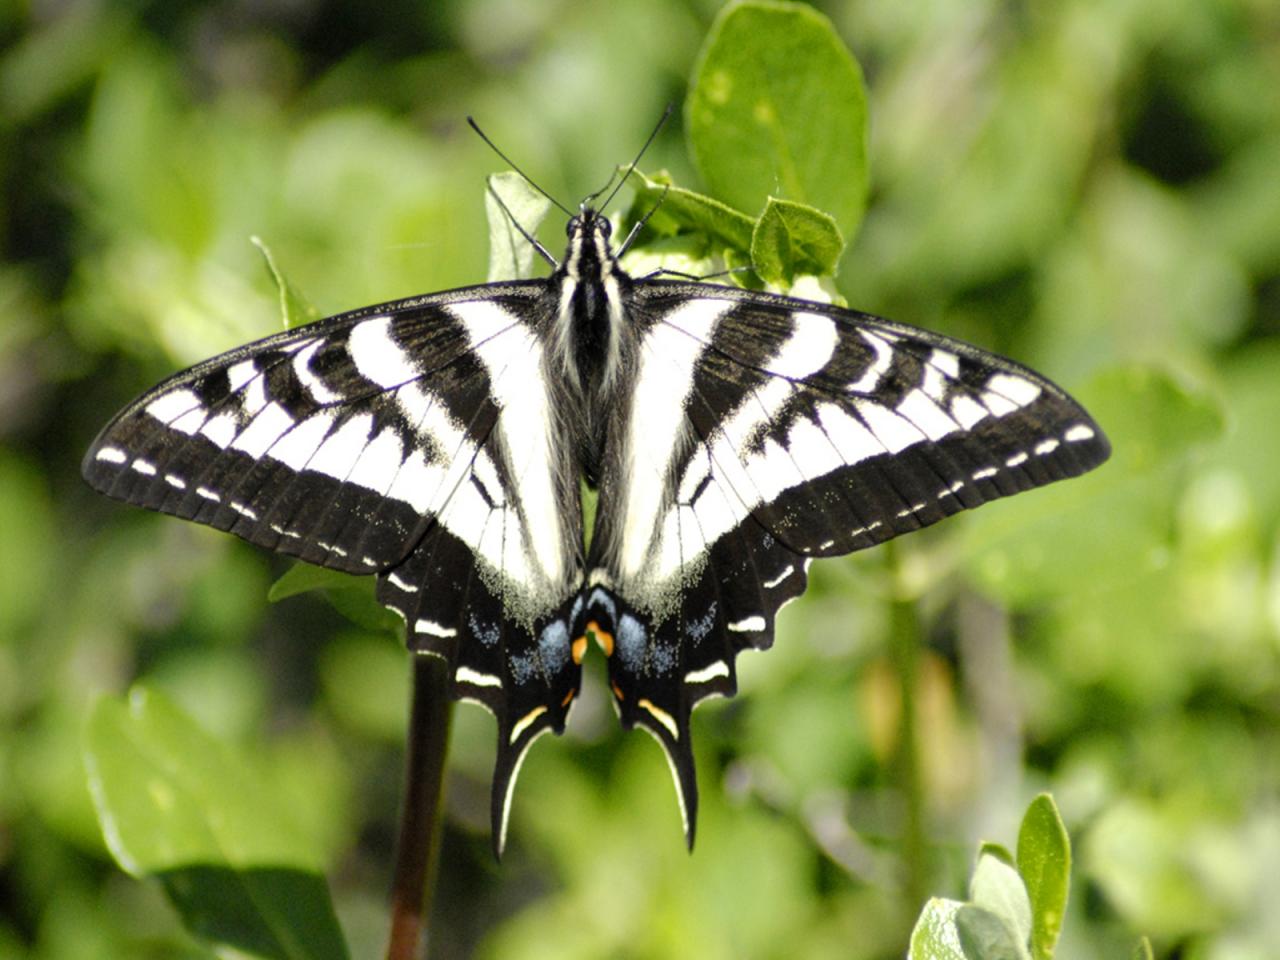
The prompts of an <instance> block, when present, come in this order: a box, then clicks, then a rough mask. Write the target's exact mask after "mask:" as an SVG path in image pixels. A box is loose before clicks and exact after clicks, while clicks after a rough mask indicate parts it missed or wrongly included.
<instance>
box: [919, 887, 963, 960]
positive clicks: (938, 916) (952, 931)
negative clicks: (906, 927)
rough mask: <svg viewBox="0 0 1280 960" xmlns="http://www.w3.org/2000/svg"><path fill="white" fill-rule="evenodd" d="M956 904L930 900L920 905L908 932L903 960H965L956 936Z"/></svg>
mask: <svg viewBox="0 0 1280 960" xmlns="http://www.w3.org/2000/svg"><path fill="white" fill-rule="evenodd" d="M963 906H964V904H963V903H961V902H960V901H959V900H944V899H943V898H941V897H934V898H933V899H931V900H930V901H929V902H928V903H926V904H925V905H924V909H923V910H921V911H920V916H919V918H918V919H917V920H916V925H915V927H914V928H913V929H912V931H911V947H910V949H909V951H908V952H907V960H965V956H964V952H963V951H962V950H961V948H960V940H959V937H958V936H957V934H956V914H957V913H959V911H960V908H961V907H963Z"/></svg>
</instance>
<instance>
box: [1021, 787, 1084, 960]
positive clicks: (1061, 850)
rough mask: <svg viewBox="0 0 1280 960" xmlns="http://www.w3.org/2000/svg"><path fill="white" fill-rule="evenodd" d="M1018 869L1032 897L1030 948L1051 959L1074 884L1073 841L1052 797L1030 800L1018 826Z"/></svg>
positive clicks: (1043, 958)
mask: <svg viewBox="0 0 1280 960" xmlns="http://www.w3.org/2000/svg"><path fill="white" fill-rule="evenodd" d="M1018 873H1019V874H1021V876H1022V880H1023V882H1024V883H1025V884H1026V885H1027V895H1028V896H1029V897H1030V898H1031V919H1032V928H1031V952H1032V954H1033V956H1034V957H1035V958H1036V960H1049V958H1050V957H1052V956H1053V948H1054V946H1055V945H1056V944H1057V942H1058V934H1059V933H1060V932H1061V931H1062V920H1063V917H1064V916H1065V915H1066V910H1067V891H1068V889H1069V888H1070V884H1071V841H1070V839H1069V838H1068V836H1067V828H1066V826H1065V825H1064V824H1063V823H1062V817H1061V816H1059V814H1058V808H1057V806H1056V805H1055V804H1054V802H1053V798H1052V797H1051V796H1049V794H1047V793H1042V794H1040V796H1038V797H1036V798H1035V799H1034V800H1032V801H1031V805H1030V806H1029V807H1027V812H1026V814H1025V815H1024V816H1023V818H1022V826H1021V827H1020V828H1019V830H1018Z"/></svg>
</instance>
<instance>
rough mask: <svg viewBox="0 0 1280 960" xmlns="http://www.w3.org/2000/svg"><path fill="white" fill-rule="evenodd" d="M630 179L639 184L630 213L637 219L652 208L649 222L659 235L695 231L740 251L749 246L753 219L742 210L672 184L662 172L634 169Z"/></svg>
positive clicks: (745, 251)
mask: <svg viewBox="0 0 1280 960" xmlns="http://www.w3.org/2000/svg"><path fill="white" fill-rule="evenodd" d="M631 178H632V182H633V183H637V184H639V186H638V187H637V188H636V199H635V203H634V205H633V207H632V216H633V217H636V218H638V217H640V216H643V215H645V214H647V213H649V212H650V211H652V212H653V213H652V216H651V217H650V219H649V225H650V226H651V227H653V228H654V229H655V230H657V231H658V232H659V233H660V234H661V233H675V232H677V231H680V232H685V231H696V232H699V233H703V234H705V235H706V236H707V237H709V238H710V239H712V240H714V241H718V242H719V243H721V244H724V245H726V246H728V247H729V248H730V249H733V250H737V251H739V252H741V253H747V252H748V251H749V250H750V249H751V233H752V230H753V229H754V221H753V220H752V219H751V218H750V217H749V216H747V215H746V214H745V213H740V212H739V211H737V210H734V209H733V208H732V207H729V206H726V205H725V204H723V203H721V202H720V201H719V200H716V199H714V198H712V197H707V196H704V195H702V194H700V193H695V192H693V191H692V190H686V189H684V188H683V187H677V186H674V185H672V183H671V177H670V175H669V174H667V173H666V172H665V171H659V172H658V173H655V174H653V175H652V176H649V175H646V174H643V173H641V172H640V171H639V170H636V171H634V172H633V173H632V174H631Z"/></svg>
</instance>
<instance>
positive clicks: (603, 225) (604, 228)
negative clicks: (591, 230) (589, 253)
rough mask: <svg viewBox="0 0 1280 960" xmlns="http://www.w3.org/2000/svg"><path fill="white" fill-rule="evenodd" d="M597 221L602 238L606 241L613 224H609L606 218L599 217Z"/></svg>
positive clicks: (611, 231)
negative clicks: (598, 221)
mask: <svg viewBox="0 0 1280 960" xmlns="http://www.w3.org/2000/svg"><path fill="white" fill-rule="evenodd" d="M599 220H600V232H601V233H602V234H604V238H605V239H606V240H608V239H609V237H610V235H611V234H612V233H613V224H612V223H610V222H609V219H608V218H607V217H600V218H599Z"/></svg>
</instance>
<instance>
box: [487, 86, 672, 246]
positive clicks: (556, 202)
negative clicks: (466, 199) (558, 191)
mask: <svg viewBox="0 0 1280 960" xmlns="http://www.w3.org/2000/svg"><path fill="white" fill-rule="evenodd" d="M668 112H670V111H669V110H668ZM664 119H665V117H664ZM467 123H469V124H470V125H471V129H472V130H474V131H475V132H476V135H477V136H479V137H480V139H481V140H483V141H484V142H485V143H486V144H487V145H488V147H489V149H490V150H492V151H493V152H494V153H496V154H497V155H498V156H499V157H501V158H502V160H503V162H504V163H506V165H507V166H509V167H510V168H511V169H512V170H514V171H515V172H516V173H518V174H520V176H522V177H523V178H524V182H525V183H527V184H529V186H531V187H533V189H535V190H537V191H538V193H540V194H542V195H543V196H544V197H546V198H547V199H548V200H549V201H550V202H551V203H552V204H553V205H554V206H555V207H556V208H557V209H559V210H560V212H561V213H563V214H564V215H565V216H566V217H572V216H573V211H572V210H570V209H569V208H568V207H566V206H565V205H564V204H563V203H561V202H560V201H559V200H557V199H556V198H555V197H553V196H552V195H551V194H549V193H547V191H545V190H543V189H542V187H540V186H538V184H537V183H536V182H535V181H534V179H533V178H532V177H531V176H529V175H528V174H527V173H525V172H524V171H523V170H521V169H520V168H519V167H517V166H516V165H515V162H514V161H513V160H512V159H511V158H510V157H508V156H507V155H506V154H505V153H503V152H502V151H501V150H499V149H498V145H497V144H496V143H494V142H493V141H492V140H490V139H489V137H488V135H487V134H485V132H484V131H483V130H481V129H480V124H478V123H476V121H475V118H474V117H467ZM650 139H653V138H652V137H650ZM642 152H643V151H642ZM636 159H637V160H639V159H640V158H639V157H637V158H636ZM499 202H501V201H499ZM503 209H505V207H504V208H503ZM521 232H523V231H521Z"/></svg>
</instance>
